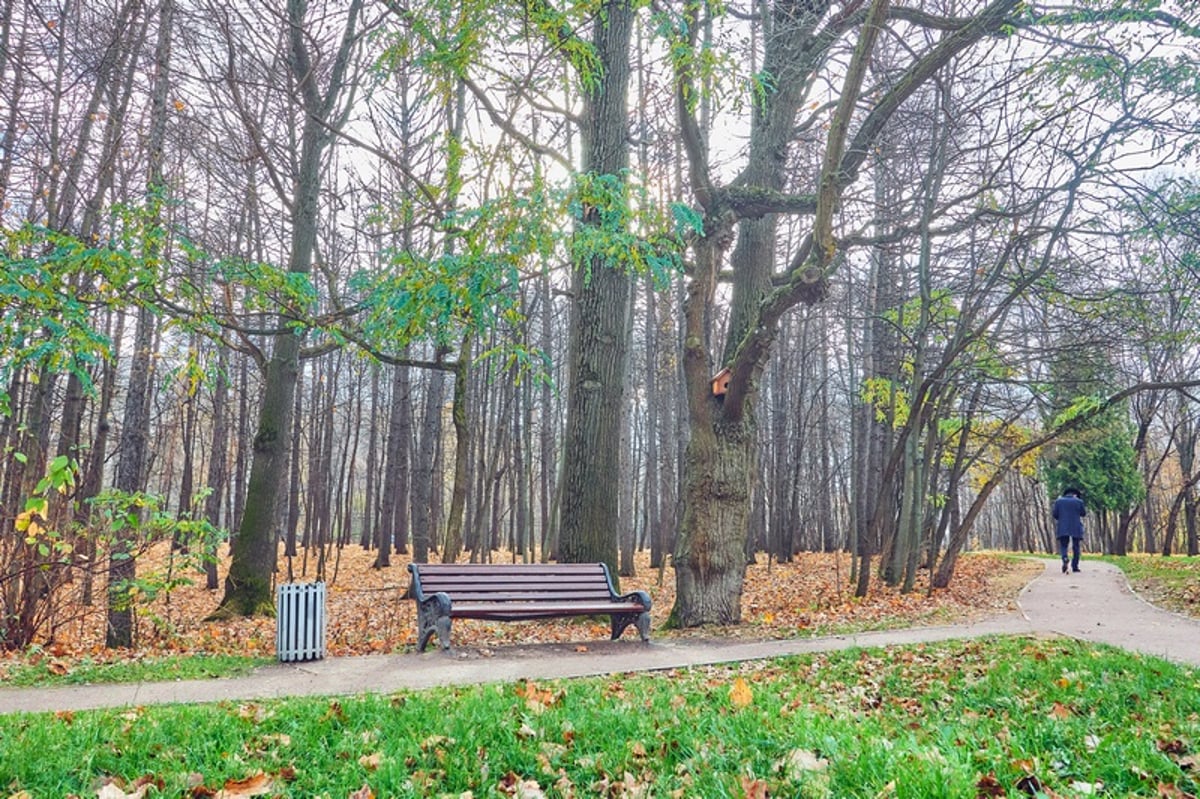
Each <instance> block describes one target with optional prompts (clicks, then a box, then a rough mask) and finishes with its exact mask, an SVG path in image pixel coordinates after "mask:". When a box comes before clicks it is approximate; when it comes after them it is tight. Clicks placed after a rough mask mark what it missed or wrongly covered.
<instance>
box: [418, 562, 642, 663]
mask: <svg viewBox="0 0 1200 799" xmlns="http://www.w3.org/2000/svg"><path fill="white" fill-rule="evenodd" d="M408 570H409V571H410V572H412V591H411V594H412V598H413V599H415V600H416V602H417V650H418V651H420V652H424V651H425V647H426V646H428V645H429V639H430V638H432V637H433V635H434V633H437V636H438V642H439V643H440V644H441V647H442V649H449V648H450V620H451V619H486V620H491V621H528V620H536V619H552V618H565V617H569V616H608V617H610V619H611V620H612V640H614V641H615V640H617V639H618V638H620V636H621V633H623V632H624V631H625V628H626V627H628V626H629V625H630V624H634V625H636V626H637V631H638V634H639V635H641V637H642V640H643V641H648V640H649V639H650V595H649V594H647V593H646V592H645V591H634V592H632V593H629V594H625V595H623V596H619V595H617V593H616V591H614V590H613V585H612V579H611V577H610V576H609V573H608V566H607V565H605V564H603V563H507V564H501V563H410V564H409V565H408Z"/></svg>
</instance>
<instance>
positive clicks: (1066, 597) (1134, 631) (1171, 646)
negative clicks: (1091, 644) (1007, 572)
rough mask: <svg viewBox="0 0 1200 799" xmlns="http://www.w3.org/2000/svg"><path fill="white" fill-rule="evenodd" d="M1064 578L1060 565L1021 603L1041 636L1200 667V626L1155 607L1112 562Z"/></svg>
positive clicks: (1089, 564)
mask: <svg viewBox="0 0 1200 799" xmlns="http://www.w3.org/2000/svg"><path fill="white" fill-rule="evenodd" d="M1080 568H1081V569H1082V571H1080V572H1078V573H1068V574H1063V573H1062V566H1061V564H1060V563H1059V561H1057V560H1051V561H1046V570H1045V572H1043V573H1042V574H1041V575H1040V576H1039V577H1037V578H1036V579H1034V580H1033V582H1031V583H1030V584H1029V585H1027V586H1026V587H1025V589H1024V590H1023V591H1022V592H1021V595H1020V598H1019V599H1018V604H1019V605H1020V607H1021V611H1022V612H1023V613H1024V615H1025V618H1026V619H1028V620H1029V624H1030V626H1031V627H1032V628H1033V629H1034V630H1035V631H1036V632H1039V633H1057V634H1058V635H1066V636H1070V637H1071V638H1078V639H1080V640H1083V641H1096V642H1100V643H1105V644H1112V645H1114V646H1119V647H1122V648H1124V649H1129V650H1132V651H1134V652H1141V653H1143V654H1146V655H1157V656H1158V657H1163V658H1167V659H1168V660H1174V661H1177V662H1180V663H1187V664H1190V665H1193V666H1200V621H1197V620H1195V619H1190V618H1188V617H1187V616H1182V615H1180V614H1178V613H1172V612H1170V611H1167V610H1163V609H1162V608H1158V607H1155V606H1154V605H1151V604H1150V603H1149V602H1147V601H1146V600H1144V599H1142V598H1141V597H1139V596H1138V595H1137V594H1135V593H1134V592H1133V589H1132V588H1130V587H1129V581H1128V580H1127V579H1126V577H1125V573H1124V572H1122V571H1121V570H1120V569H1118V568H1117V567H1116V566H1113V565H1112V564H1109V563H1104V562H1102V561H1086V560H1085V561H1084V562H1083V563H1082V564H1080Z"/></svg>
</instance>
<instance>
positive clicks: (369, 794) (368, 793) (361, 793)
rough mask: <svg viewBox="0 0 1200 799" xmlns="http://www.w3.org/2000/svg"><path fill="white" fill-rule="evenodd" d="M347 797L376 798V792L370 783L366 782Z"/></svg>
mask: <svg viewBox="0 0 1200 799" xmlns="http://www.w3.org/2000/svg"><path fill="white" fill-rule="evenodd" d="M347 799H375V792H374V791H372V790H371V786H370V785H367V784H366V783H365V782H364V783H363V786H362V787H361V788H359V789H358V790H357V791H355V792H354V793H352V794H350V795H349V797H347Z"/></svg>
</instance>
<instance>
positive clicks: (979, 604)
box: [25, 546, 1043, 668]
mask: <svg viewBox="0 0 1200 799" xmlns="http://www.w3.org/2000/svg"><path fill="white" fill-rule="evenodd" d="M225 557H226V560H225V561H223V562H222V564H221V567H222V568H220V570H219V571H220V574H221V575H222V578H223V576H224V571H225V569H224V567H225V566H226V565H227V557H228V556H227V554H226V556H225ZM374 559H375V553H374V552H368V551H365V550H362V549H360V548H359V547H357V546H350V547H346V548H344V549H342V550H341V551H340V552H338V551H335V552H333V553H331V554H330V555H329V560H328V562H327V565H326V570H325V581H326V584H327V591H328V594H327V602H326V609H327V646H328V654H329V655H331V656H346V655H366V654H373V653H388V652H399V651H404V650H406V649H411V648H412V647H413V646H414V645H415V639H416V610H415V603H414V602H413V601H412V600H411V599H405V598H404V595H405V592H406V591H407V589H408V585H409V575H408V570H407V569H406V564H407V562H408V559H407V556H403V555H400V556H396V555H394V556H393V557H392V565H391V566H389V567H387V568H385V569H376V568H373V563H374ZM492 559H493V561H494V562H505V561H508V560H511V559H512V555H511V554H510V553H494V554H493V558H492ZM635 562H636V566H637V574H636V576H633V577H622V578H621V581H620V582H621V591H622V592H626V591H631V590H635V589H641V590H644V591H646V592H648V593H649V594H650V596H651V598H652V600H653V603H654V605H653V610H652V613H651V616H652V630H653V635H655V636H656V637H677V638H682V637H705V638H728V639H778V638H796V637H807V636H813V635H826V634H832V633H838V632H848V631H864V630H875V629H888V628H897V627H911V626H930V625H946V624H954V623H959V622H966V621H973V620H977V619H980V618H984V617H987V616H993V615H997V614H999V613H1004V612H1007V611H1011V610H1013V609H1014V608H1015V607H1016V598H1017V595H1018V593H1019V592H1020V590H1021V588H1022V587H1024V586H1025V585H1026V584H1027V583H1028V582H1029V581H1030V580H1031V579H1033V577H1034V576H1036V575H1037V574H1040V573H1041V571H1042V569H1043V566H1042V564H1041V563H1040V562H1037V561H1032V560H1022V559H1019V558H1014V557H1012V556H1008V555H1002V554H971V555H966V556H963V557H962V558H960V559H959V562H958V567H957V569H956V571H955V575H954V580H953V581H952V583H951V585H950V587H949V588H947V589H945V590H938V591H934V592H932V593H930V592H929V591H928V584H927V580H926V579H925V577H926V575H923V576H922V578H921V579H920V580H918V584H917V587H916V589H915V590H914V591H912V592H910V593H907V594H904V593H901V592H900V591H899V590H897V589H894V588H889V587H888V586H886V585H885V584H884V583H882V581H879V580H876V581H874V582H873V584H872V586H871V591H870V594H869V596H868V597H866V598H864V599H857V598H855V597H854V596H853V589H854V586H853V584H852V583H851V582H850V580H849V577H850V574H849V569H850V559H849V557H848V556H847V555H845V554H844V553H806V554H801V555H798V556H797V557H796V558H795V559H794V560H793V561H792V562H790V563H776V562H772V563H769V564H768V563H767V562H766V559H765V557H762V556H760V558H759V562H758V563H756V564H752V565H750V566H749V567H748V568H747V571H746V582H745V590H744V593H743V596H742V618H743V622H742V623H741V624H739V625H734V626H728V627H719V628H714V627H706V628H703V629H700V630H665V629H664V624H665V622H666V619H667V616H668V615H669V613H670V611H671V608H672V606H673V604H674V601H675V577H674V574H673V572H672V571H671V570H670V569H667V570H665V571H664V572H662V573H660V572H659V571H658V570H657V569H651V568H650V565H649V555H648V553H643V554H641V555H639V556H637V558H636V559H635ZM315 564H316V553H315V552H313V551H308V552H305V551H304V550H302V551H301V554H300V555H299V556H298V557H295V558H292V559H291V561H290V563H289V559H288V558H286V557H283V556H282V555H281V556H280V560H279V565H280V575H281V577H280V579H286V575H288V574H289V573H290V574H293V575H294V578H295V580H296V581H299V582H304V581H308V580H312V579H314V574H315ZM169 569H170V570H171V571H173V572H176V574H175V577H176V578H178V577H181V576H182V577H188V575H180V574H178V573H177V572H178V571H179V566H178V564H177V563H174V562H173V561H172V560H171V558H170V557H169V550H166V549H162V550H160V551H157V552H151V553H148V554H147V555H144V556H143V557H142V558H140V559H139V572H138V574H139V577H142V578H145V577H147V576H150V577H153V576H155V575H156V574H157V575H165V574H167V573H168V570H169ZM190 582H191V583H192V584H190V585H180V586H178V587H176V588H175V589H174V590H172V591H171V592H170V593H169V594H167V595H165V596H160V597H159V598H157V599H156V600H155V601H153V602H151V603H147V604H144V605H143V606H141V607H140V608H139V613H138V615H137V621H136V624H137V628H136V639H137V649H136V650H135V651H111V650H106V649H105V648H104V646H103V643H104V619H105V616H104V608H103V604H102V603H97V604H95V605H93V606H89V607H85V606H82V605H79V604H77V603H67V604H64V605H60V606H59V607H57V608H56V609H55V620H56V622H57V623H56V624H55V626H54V632H53V636H52V637H51V638H49V639H48V640H46V641H44V642H43V644H42V645H41V646H40V648H39V650H38V651H39V652H41V653H44V654H45V655H49V656H50V657H51V658H53V659H56V660H59V661H60V662H61V663H62V665H63V666H64V667H68V668H69V666H70V664H71V663H72V662H74V661H78V660H83V659H88V660H91V661H94V662H107V661H113V660H127V659H138V658H145V657H154V656H159V655H167V654H188V653H205V654H237V655H250V656H255V655H258V656H263V657H271V656H273V655H274V652H275V622H274V620H273V619H267V618H257V619H242V620H236V621H230V622H209V621H205V618H206V617H207V616H208V615H209V614H211V613H212V611H213V610H214V609H215V608H216V606H217V603H218V601H219V600H220V598H221V591H220V590H217V591H208V590H205V589H204V587H203V586H204V576H203V574H197V575H194V576H191V577H190ZM626 634H627V635H632V634H633V633H631V632H627V633H626ZM454 635H455V641H456V643H457V645H459V646H470V647H477V648H482V649H486V648H490V647H497V646H503V645H506V644H513V643H540V642H566V641H587V640H590V639H604V638H607V637H608V625H607V621H606V620H595V621H592V620H585V621H580V620H578V619H574V620H555V621H539V622H514V623H496V622H482V621H470V620H461V621H458V622H456V623H455V625H454ZM28 654H29V653H25V655H26V656H28Z"/></svg>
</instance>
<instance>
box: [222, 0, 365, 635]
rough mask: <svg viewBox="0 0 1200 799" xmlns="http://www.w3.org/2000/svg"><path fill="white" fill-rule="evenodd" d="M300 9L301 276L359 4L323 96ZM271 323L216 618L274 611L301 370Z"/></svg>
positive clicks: (293, 341) (294, 347)
mask: <svg viewBox="0 0 1200 799" xmlns="http://www.w3.org/2000/svg"><path fill="white" fill-rule="evenodd" d="M306 5H307V3H306V2H304V0H289V2H288V4H287V23H288V26H289V28H288V44H289V47H288V67H289V69H290V70H291V73H292V77H293V78H294V80H295V82H296V87H297V89H296V90H297V94H298V95H299V97H300V104H301V107H302V109H303V112H304V124H303V125H302V126H301V130H300V131H299V144H300V152H299V158H298V160H297V162H296V176H295V185H294V192H293V196H292V202H291V209H290V214H289V216H290V222H291V242H290V252H289V254H288V273H289V274H290V275H292V276H296V277H306V276H307V275H308V274H309V272H311V270H312V263H313V252H314V250H315V248H316V241H317V222H318V207H319V196H318V195H319V192H320V188H321V176H322V172H323V165H324V157H323V156H324V153H325V150H326V147H327V145H328V143H329V141H330V133H329V131H328V130H327V128H326V126H327V125H328V124H330V123H331V121H333V120H334V111H335V106H336V104H337V102H338V100H339V98H340V96H341V93H342V90H343V88H344V87H345V81H346V74H345V73H346V65H347V62H348V60H349V57H350V53H351V51H352V50H353V48H354V46H355V43H356V36H355V33H354V30H355V26H356V23H357V20H358V13H359V10H360V8H361V5H362V3H361V0H353V2H351V4H350V8H349V10H348V11H347V12H346V14H347V16H346V27H345V31H344V34H343V37H342V39H341V43H340V45H339V49H338V52H337V54H336V56H335V58H334V66H333V68H332V76H331V77H330V79H329V83H328V85H327V86H326V87H325V91H324V93H322V92H321V89H320V88H319V87H318V86H317V80H318V72H317V70H316V69H315V67H314V64H313V55H314V54H313V53H312V51H311V50H310V48H311V46H312V40H311V39H310V38H309V37H308V32H307V31H306V29H305V26H304V15H305V11H306ZM278 325H279V327H280V329H281V330H284V332H281V333H278V334H276V335H275V336H274V337H273V338H274V350H273V351H272V352H271V356H270V358H269V359H268V361H267V371H266V377H265V381H264V386H263V401H262V407H261V409H260V411H259V416H258V429H257V432H256V434H255V436H254V446H253V458H252V460H251V464H250V480H249V484H248V486H247V489H246V510H245V513H244V514H243V516H242V522H241V525H240V526H239V528H238V534H237V539H236V540H235V541H234V545H233V550H232V559H231V562H230V567H229V575H228V576H227V577H226V578H225V596H224V597H223V598H222V600H221V605H220V607H219V608H218V609H217V611H216V613H215V614H214V616H215V617H225V618H227V617H230V616H234V615H241V616H251V615H256V614H266V615H274V612H275V606H274V597H273V596H272V593H271V582H272V577H273V575H274V572H275V562H276V540H277V538H278V535H279V529H278V528H279V522H280V517H279V513H280V511H281V504H280V500H281V499H282V493H283V485H282V481H283V480H284V479H285V475H286V471H285V469H284V467H285V462H286V460H287V450H288V443H289V438H290V436H289V433H290V430H291V426H292V425H291V423H292V406H293V403H294V402H295V395H296V383H297V381H298V379H299V373H300V345H301V340H300V334H298V333H297V332H295V331H294V330H293V329H292V328H290V327H289V326H288V320H287V319H286V318H285V317H284V316H283V315H280V317H279V319H278Z"/></svg>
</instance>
